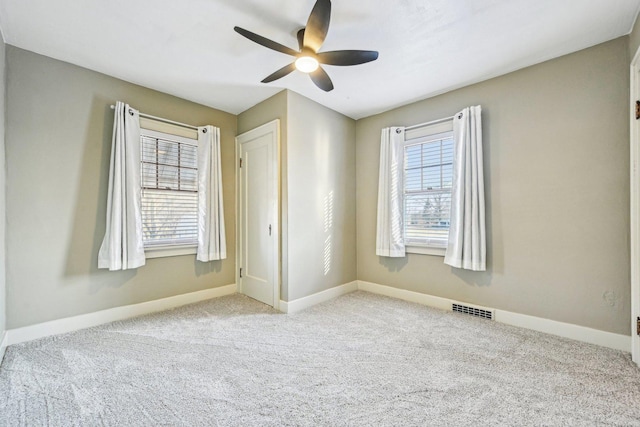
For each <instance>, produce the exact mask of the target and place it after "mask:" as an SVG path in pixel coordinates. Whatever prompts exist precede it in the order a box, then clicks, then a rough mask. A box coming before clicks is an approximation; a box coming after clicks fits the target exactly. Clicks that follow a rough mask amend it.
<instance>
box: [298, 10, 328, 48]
mask: <svg viewBox="0 0 640 427" xmlns="http://www.w3.org/2000/svg"><path fill="white" fill-rule="evenodd" d="M330 21H331V0H318V1H316V4H315V6H313V9H312V10H311V15H309V20H308V21H307V26H306V27H305V31H304V46H305V47H307V48H309V49H311V50H313V51H314V52H317V51H318V50H319V49H320V46H322V43H324V39H325V38H326V37H327V31H329V22H330Z"/></svg>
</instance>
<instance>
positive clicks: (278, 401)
mask: <svg viewBox="0 0 640 427" xmlns="http://www.w3.org/2000/svg"><path fill="white" fill-rule="evenodd" d="M476 424H486V425H576V426H585V425H625V426H627V425H639V426H640V370H639V369H638V368H637V367H636V366H635V365H634V364H632V362H631V360H630V356H629V354H627V353H622V352H619V351H614V350H609V349H606V348H602V347H597V346H593V345H589V344H583V343H579V342H576V341H571V340H567V339H562V338H557V337H553V336H550V335H545V334H540V333H537V332H533V331H528V330H523V329H518V328H514V327H510V326H506V325H502V324H498V323H495V322H492V321H488V320H482V319H475V318H471V317H468V316H465V315H462V314H455V313H451V312H443V311H438V310H434V309H430V308H427V307H424V306H420V305H415V304H411V303H407V302H403V301H398V300H394V299H390V298H385V297H381V296H377V295H373V294H369V293H366V292H355V293H352V294H349V295H346V296H343V297H341V298H338V299H336V300H333V301H330V302H328V303H325V304H321V305H318V306H316V307H313V308H311V309H308V310H306V311H304V312H301V313H298V314H293V315H284V314H280V313H277V312H275V311H274V310H272V309H271V308H269V307H266V306H264V305H262V304H260V303H258V302H255V301H253V300H251V299H249V298H247V297H244V296H241V295H233V296H229V297H223V298H219V299H214V300H210V301H205V302H202V303H198V304H194V305H190V306H186V307H182V308H178V309H175V310H172V311H168V312H164V313H159V314H154V315H149V316H144V317H139V318H136V319H130V320H127V321H122V322H116V323H112V324H109V325H104V326H100V327H96V328H92V329H87V330H83V331H78V332H75V333H71V334H66V335H61V336H57V337H51V338H46V339H41V340H38V341H34V342H30V343H25V344H20V345H14V346H11V347H9V349H8V350H7V353H6V356H5V360H4V363H3V364H2V368H1V369H0V425H10V426H14V425H29V426H41V425H56V426H57V425H60V426H63V425H64V426H67V425H82V426H93V425H108V426H115V425H118V426H147V425H148V426H158V425H171V426H211V425H213V426H217V425H219V426H270V425H296V426H297V425H300V426H316V425H330V426H387V425H388V426H396V425H397V426H412V425H415V426H423V425H436V426H443V425H455V426H465V425H476Z"/></svg>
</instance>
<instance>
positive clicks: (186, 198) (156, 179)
mask: <svg viewBox="0 0 640 427" xmlns="http://www.w3.org/2000/svg"><path fill="white" fill-rule="evenodd" d="M195 137H196V138H197V134H195ZM140 140H141V141H140V142H141V144H140V145H141V156H140V159H141V162H142V164H141V174H142V177H141V186H142V197H141V200H142V203H141V204H142V232H143V242H144V247H145V253H146V254H147V257H154V256H170V255H181V254H187V253H195V248H196V246H197V245H198V157H197V152H198V141H197V139H192V138H188V137H185V136H181V135H174V134H169V133H165V132H160V131H156V130H151V129H141V132H140ZM176 247H181V248H182V251H180V250H179V251H175V250H174V249H176ZM184 248H188V249H187V250H184ZM169 252H170V253H169ZM154 253H155V255H154ZM149 254H151V256H149Z"/></svg>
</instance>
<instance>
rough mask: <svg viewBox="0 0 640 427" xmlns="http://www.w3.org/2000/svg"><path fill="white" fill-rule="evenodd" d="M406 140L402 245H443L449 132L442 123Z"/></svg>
mask: <svg viewBox="0 0 640 427" xmlns="http://www.w3.org/2000/svg"><path fill="white" fill-rule="evenodd" d="M433 130H435V131H437V132H438V133H430V132H429V130H428V129H427V130H424V131H423V132H421V135H420V136H417V137H414V138H411V139H407V140H406V142H405V150H404V155H405V158H404V167H405V170H404V204H405V206H404V220H405V221H404V224H405V230H404V231H405V244H406V245H407V246H425V247H436V248H444V247H446V246H447V239H448V235H449V216H450V211H451V182H452V180H453V132H452V131H449V130H447V131H445V132H442V125H440V126H438V127H437V128H436V127H434V128H433V129H432V131H433Z"/></svg>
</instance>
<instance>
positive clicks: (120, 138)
mask: <svg viewBox="0 0 640 427" xmlns="http://www.w3.org/2000/svg"><path fill="white" fill-rule="evenodd" d="M106 219H107V227H106V231H105V233H104V239H103V241H102V246H101V247H100V252H99V253H98V268H108V269H109V270H128V269H131V268H137V267H140V266H142V265H144V263H145V256H144V246H143V242H142V215H141V212H140V116H139V113H138V111H136V110H134V109H133V108H131V107H130V106H129V105H127V104H125V103H123V102H120V101H118V102H117V103H116V106H115V115H114V123H113V139H112V143H111V165H110V167H109V193H108V196H107V218H106Z"/></svg>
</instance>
